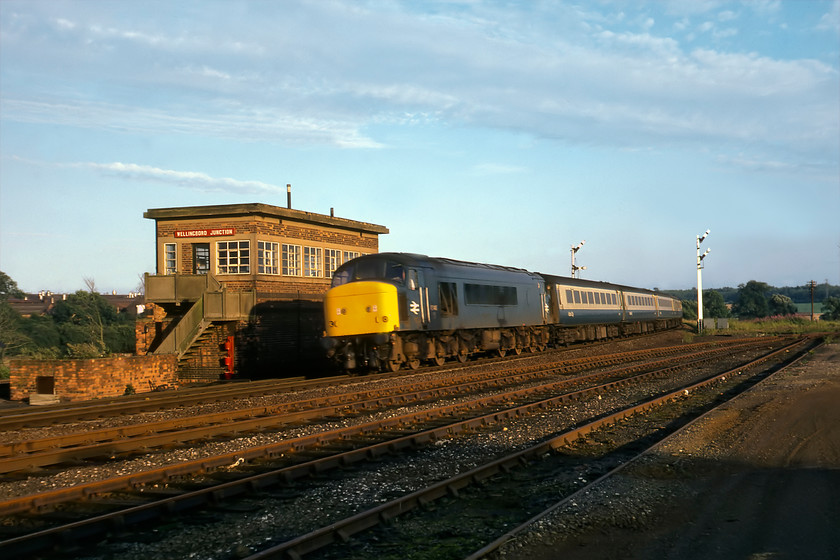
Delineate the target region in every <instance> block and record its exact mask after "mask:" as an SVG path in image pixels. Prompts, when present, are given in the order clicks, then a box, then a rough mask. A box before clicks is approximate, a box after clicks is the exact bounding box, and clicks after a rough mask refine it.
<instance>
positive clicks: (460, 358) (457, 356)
mask: <svg viewBox="0 0 840 560" xmlns="http://www.w3.org/2000/svg"><path fill="white" fill-rule="evenodd" d="M468 357H469V356H467V355H466V354H462V353H460V352H458V353H457V354H455V359H456V360H458V363H459V364H463V363H464V362H466V361H467V358H468Z"/></svg>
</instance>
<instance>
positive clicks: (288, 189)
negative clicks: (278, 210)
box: [286, 185, 292, 210]
mask: <svg viewBox="0 0 840 560" xmlns="http://www.w3.org/2000/svg"><path fill="white" fill-rule="evenodd" d="M286 208H288V209H289V210H291V209H292V185H286Z"/></svg>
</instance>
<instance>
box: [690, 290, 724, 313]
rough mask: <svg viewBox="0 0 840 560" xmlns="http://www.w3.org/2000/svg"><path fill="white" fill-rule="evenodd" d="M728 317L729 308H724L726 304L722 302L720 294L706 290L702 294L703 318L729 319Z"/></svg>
mask: <svg viewBox="0 0 840 560" xmlns="http://www.w3.org/2000/svg"><path fill="white" fill-rule="evenodd" d="M695 307H696V305H695ZM730 315H731V313H730V312H729V308H727V307H726V302H725V301H724V300H723V296H722V295H720V292H717V291H715V290H706V291H705V292H703V317H709V318H715V319H717V318H725V317H729V316H730Z"/></svg>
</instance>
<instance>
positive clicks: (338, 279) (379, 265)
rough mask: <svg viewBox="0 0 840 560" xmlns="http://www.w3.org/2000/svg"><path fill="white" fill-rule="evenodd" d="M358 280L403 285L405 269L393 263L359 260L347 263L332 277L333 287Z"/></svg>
mask: <svg viewBox="0 0 840 560" xmlns="http://www.w3.org/2000/svg"><path fill="white" fill-rule="evenodd" d="M359 280H387V281H389V282H396V283H399V284H403V283H404V282H405V269H404V268H403V265H401V264H400V263H398V262H394V261H381V260H367V261H366V260H361V261H359V262H351V263H348V264H346V265H345V266H344V268H342V269H341V270H340V271H338V272H336V273H335V276H333V282H332V285H333V287H335V286H341V285H342V284H347V283H348V282H356V281H359Z"/></svg>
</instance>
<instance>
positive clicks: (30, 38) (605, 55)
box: [0, 0, 840, 293]
mask: <svg viewBox="0 0 840 560" xmlns="http://www.w3.org/2000/svg"><path fill="white" fill-rule="evenodd" d="M838 30H840V2H838V1H820V0H789V1H769V0H768V1H751V2H724V1H716V0H708V1H703V0H691V1H689V0H684V1H674V2H667V1H659V0H657V1H651V2H645V1H640V0H636V1H625V2H619V1H615V2H614V1H606V0H605V1H585V2H580V1H579V2H563V1H545V2H539V1H534V2H530V1H528V2H510V1H487V2H481V1H472V0H463V1H459V0H441V1H425V2H421V1H414V2H392V1H387V0H371V1H339V0H317V1H311V2H307V1H293V0H284V1H282V2H266V1H261V0H260V1H240V2H227V1H218V2H214V1H178V2H169V1H167V2H151V1H144V2H120V1H97V0H84V1H83V0H77V1H37V0H35V1H33V0H3V1H2V2H0V270H2V271H3V272H5V273H7V274H8V275H9V276H11V277H12V278H13V279H14V280H16V281H17V283H18V285H19V286H20V287H21V288H22V289H24V290H27V291H37V290H41V289H50V290H53V291H56V292H61V291H75V290H78V289H84V288H85V282H84V279H86V278H87V279H93V280H94V281H95V284H96V287H97V289H98V290H99V291H102V292H104V291H108V292H110V291H111V290H117V291H118V292H122V293H125V292H128V291H130V290H134V289H135V288H136V287H137V286H138V284H139V277H140V275H142V274H143V273H144V272H154V223H153V221H151V220H147V219H144V218H143V212H144V211H145V210H147V209H149V208H165V207H175V206H197V205H205V204H227V203H245V202H261V203H267V204H276V205H278V206H285V204H286V187H285V185H286V184H287V183H290V184H292V189H293V194H292V202H293V206H294V207H295V208H298V209H301V210H306V211H311V212H318V213H323V214H329V211H330V208H335V213H336V215H337V216H341V217H345V218H350V219H355V220H361V221H367V222H372V223H376V224H381V225H384V226H387V227H388V228H389V229H390V231H391V233H390V234H389V235H385V236H382V237H381V238H380V249H381V250H383V251H410V252H418V253H426V254H429V255H434V256H446V257H452V258H459V259H464V260H472V261H483V262H491V263H497V264H505V265H511V266H520V267H524V268H528V269H531V270H536V271H541V272H547V273H554V274H562V275H568V274H569V268H570V248H571V246H572V245H574V244H577V243H578V242H579V241H581V240H582V239H585V240H586V244H585V245H584V247H583V248H582V249H581V250H580V252H578V254H577V264H579V265H584V266H586V267H587V269H586V271H584V272H583V277H584V278H589V279H595V280H605V281H614V282H619V283H623V284H630V285H635V286H640V287H647V288H654V287H657V288H660V289H679V288H691V287H694V286H695V285H696V266H695V261H696V247H695V243H696V236H697V235H698V234H701V233H702V232H703V231H704V230H706V229H707V228H708V229H711V234H710V236H709V237H708V238H707V240H706V241H705V242H704V244H703V246H704V248H705V247H709V248H711V249H712V252H711V253H710V254H709V256H708V257H707V258H706V261H705V262H706V266H705V269H704V271H703V285H704V288H715V287H724V286H733V287H734V286H737V285H738V284H741V283H745V282H747V281H749V280H759V281H763V282H767V283H769V284H773V285H777V286H785V285H790V286H793V285H803V284H805V283H806V282H808V281H809V280H816V281H818V282H823V281H825V280H826V279H827V280H828V281H829V282H831V283H833V284H840V161H838V160H840V79H838V75H839V73H840V37H838Z"/></svg>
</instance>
